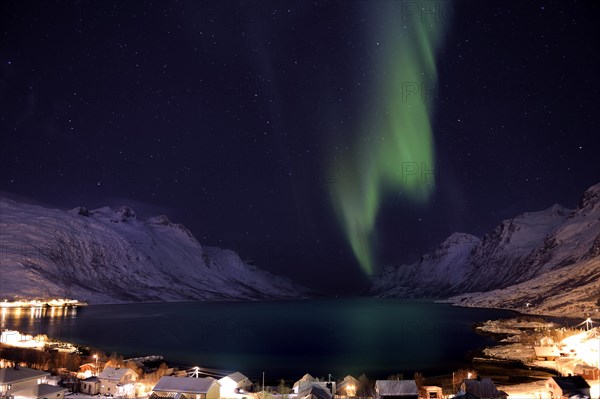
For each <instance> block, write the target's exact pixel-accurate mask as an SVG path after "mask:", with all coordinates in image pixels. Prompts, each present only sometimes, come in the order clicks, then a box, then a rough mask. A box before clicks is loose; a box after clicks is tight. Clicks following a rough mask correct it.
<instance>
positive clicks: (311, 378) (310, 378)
mask: <svg viewBox="0 0 600 399" xmlns="http://www.w3.org/2000/svg"><path fill="white" fill-rule="evenodd" d="M316 380H317V379H316V378H315V377H313V376H312V375H310V374H308V373H306V374H304V375H303V376H302V378H300V379H299V380H298V381H296V382H295V383H294V388H295V387H297V386H298V385H300V384H301V383H303V382H307V381H311V382H312V381H316Z"/></svg>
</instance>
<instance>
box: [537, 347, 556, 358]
mask: <svg viewBox="0 0 600 399" xmlns="http://www.w3.org/2000/svg"><path fill="white" fill-rule="evenodd" d="M533 350H534V351H535V355H536V356H540V357H548V356H555V357H558V356H560V352H559V351H558V349H556V347H555V346H534V347H533Z"/></svg>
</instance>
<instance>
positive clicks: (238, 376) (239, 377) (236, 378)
mask: <svg viewBox="0 0 600 399" xmlns="http://www.w3.org/2000/svg"><path fill="white" fill-rule="evenodd" d="M225 379H230V380H231V381H233V382H236V383H240V382H243V381H244V380H247V379H248V377H246V376H245V375H244V374H242V373H240V372H238V371H236V372H235V373H231V374H229V375H228V376H225V377H223V378H221V379H220V380H219V382H222V381H224V380H225Z"/></svg>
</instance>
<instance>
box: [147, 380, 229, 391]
mask: <svg viewBox="0 0 600 399" xmlns="http://www.w3.org/2000/svg"><path fill="white" fill-rule="evenodd" d="M214 384H217V385H219V382H218V381H217V380H215V379H214V378H210V377H207V378H193V377H173V376H165V377H162V378H161V379H160V380H159V381H158V383H156V385H155V386H154V388H152V390H153V391H155V392H180V393H207V392H208V391H209V390H210V389H211V388H212V386H213V385H214Z"/></svg>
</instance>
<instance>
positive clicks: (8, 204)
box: [0, 198, 309, 303]
mask: <svg viewBox="0 0 600 399" xmlns="http://www.w3.org/2000/svg"><path fill="white" fill-rule="evenodd" d="M307 295H309V291H308V290H307V289H306V288H303V287H300V286H299V285H296V284H294V283H292V282H291V281H290V280H288V279H286V278H283V277H278V276H274V275H272V274H270V273H268V272H265V271H263V270H260V269H258V268H256V267H254V266H251V265H248V264H246V263H245V262H244V261H243V260H242V259H241V258H240V257H239V255H238V254H236V253H235V252H233V251H230V250H225V249H220V248H212V247H204V246H202V245H200V243H199V242H198V241H197V240H196V239H195V238H194V236H193V235H192V234H191V233H190V231H189V230H188V229H186V228H185V227H184V226H182V225H180V224H174V223H172V222H171V221H169V219H168V218H167V217H166V216H158V217H154V218H149V219H141V218H138V217H137V216H136V214H135V212H134V211H133V210H132V209H130V208H128V207H125V206H124V207H121V208H120V209H118V210H113V209H110V208H108V207H104V208H100V209H96V210H92V211H88V210H87V209H85V208H76V209H73V210H71V211H62V210H57V209H49V208H45V207H42V206H37V205H28V204H23V203H19V202H15V201H12V200H9V199H5V198H0V298H18V297H24V298H42V297H53V298H55V297H60V298H62V297H68V298H76V299H78V300H83V301H86V302H89V303H118V302H136V301H190V300H239V299H271V298H298V297H305V296H307Z"/></svg>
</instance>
